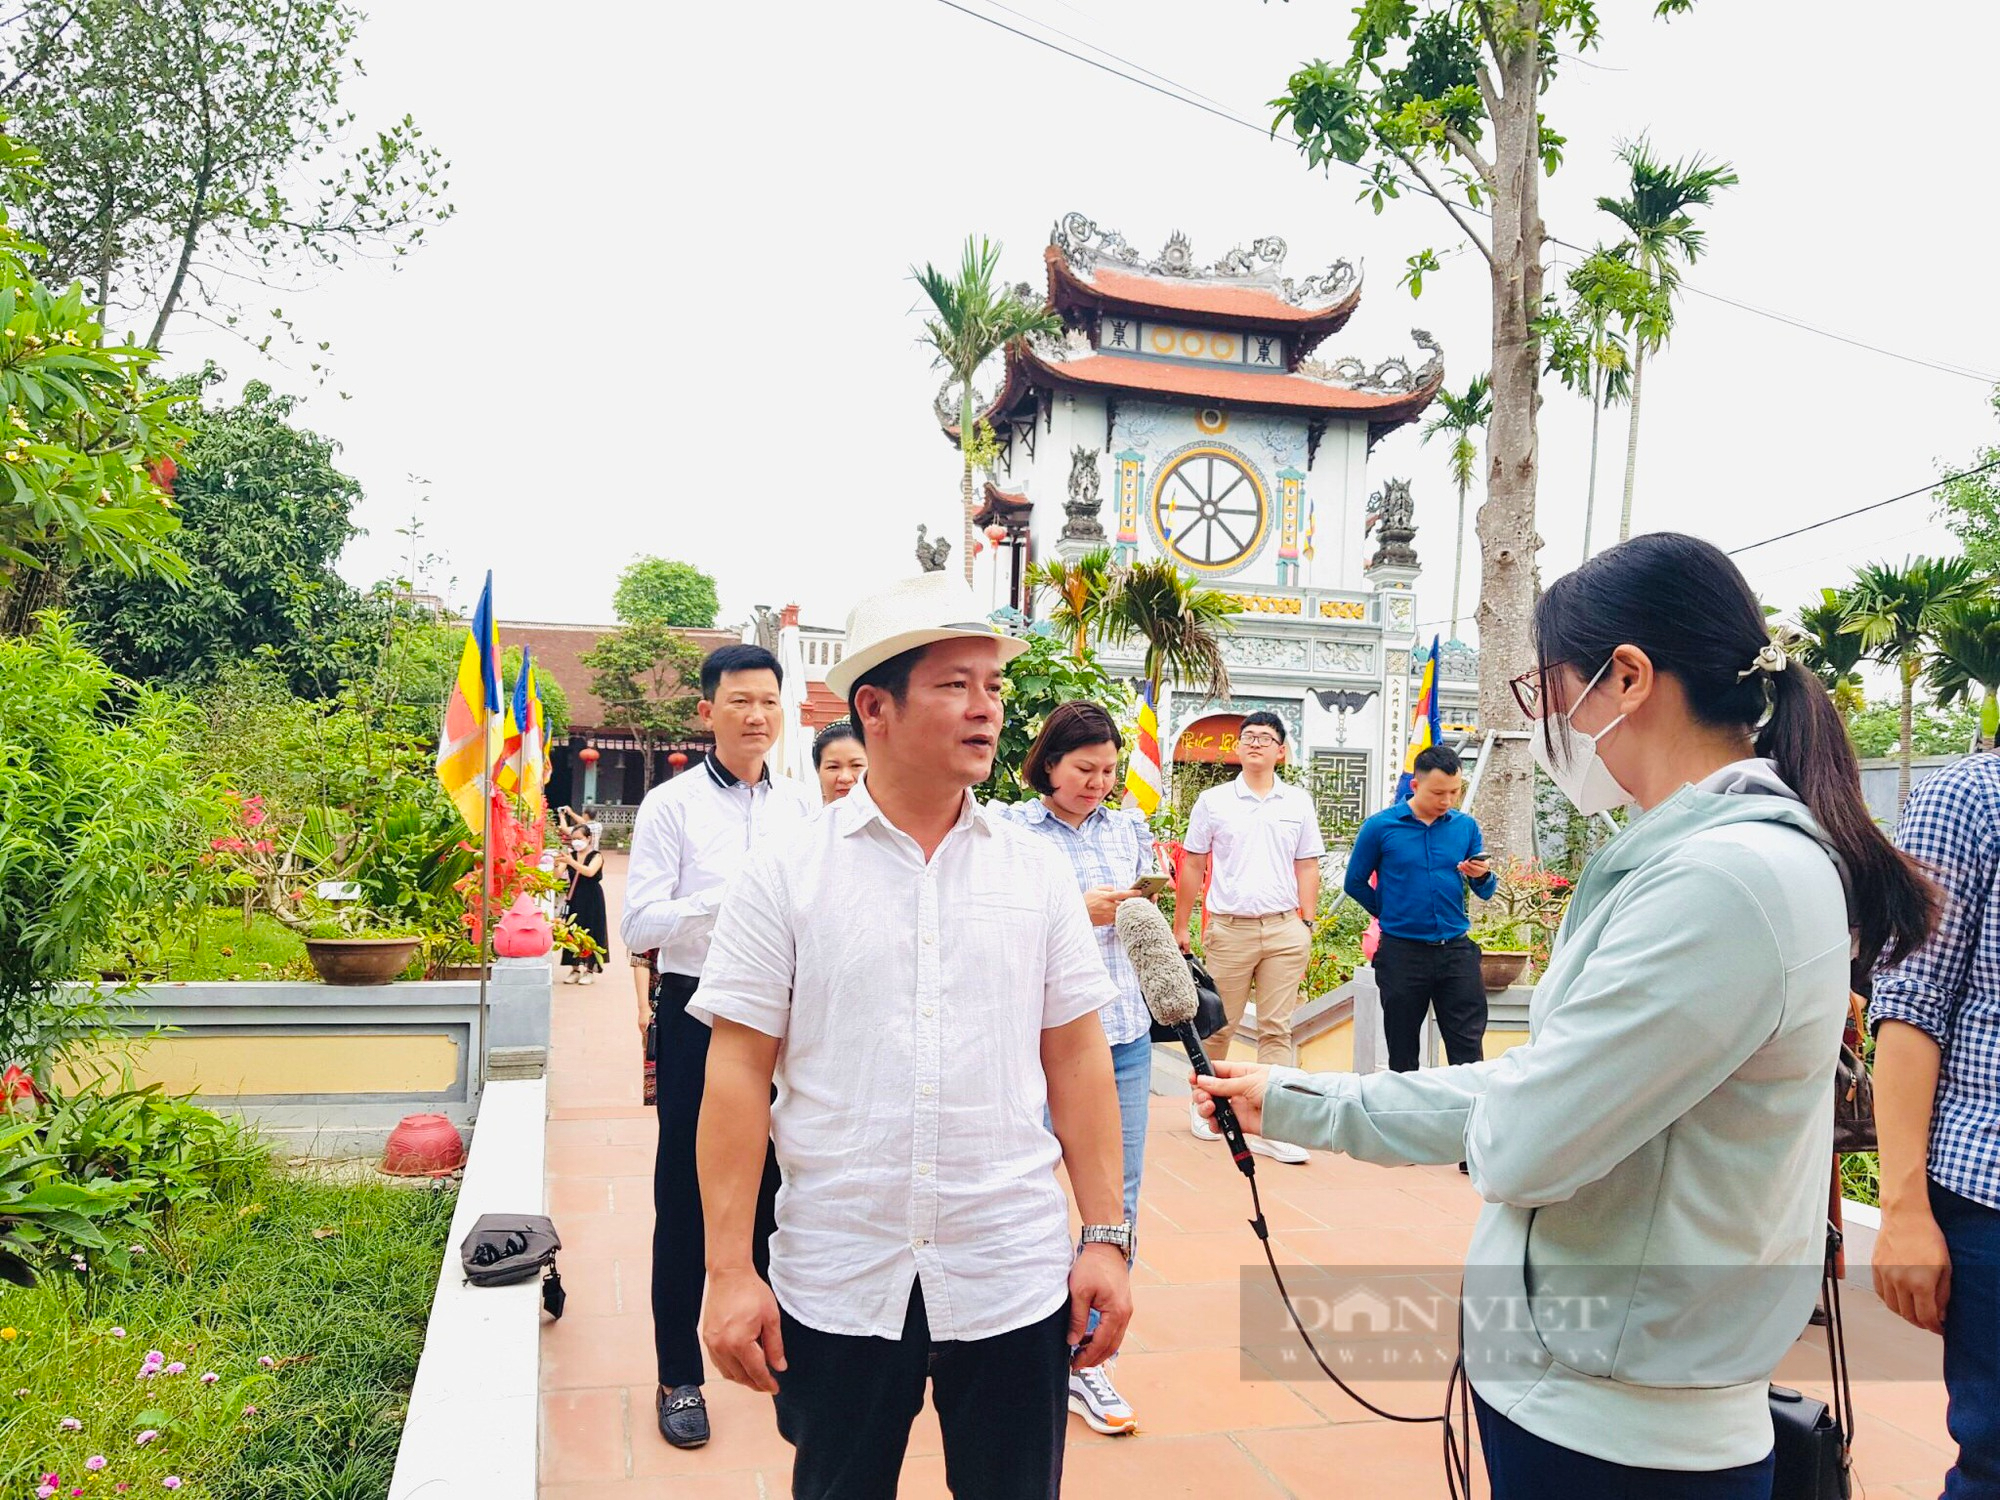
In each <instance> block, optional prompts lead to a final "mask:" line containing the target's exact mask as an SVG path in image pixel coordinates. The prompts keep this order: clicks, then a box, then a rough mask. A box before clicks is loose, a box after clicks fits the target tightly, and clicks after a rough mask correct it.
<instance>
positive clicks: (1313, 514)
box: [1299, 500, 1319, 562]
mask: <svg viewBox="0 0 2000 1500" xmlns="http://www.w3.org/2000/svg"><path fill="white" fill-rule="evenodd" d="M1318 518H1319V505H1318V504H1317V503H1316V502H1315V501H1312V500H1308V501H1306V539H1305V541H1304V542H1303V543H1302V544H1300V547H1299V551H1300V553H1301V554H1303V556H1304V557H1305V560H1306V561H1307V562H1311V561H1312V555H1313V524H1314V522H1315V521H1317V520H1318Z"/></svg>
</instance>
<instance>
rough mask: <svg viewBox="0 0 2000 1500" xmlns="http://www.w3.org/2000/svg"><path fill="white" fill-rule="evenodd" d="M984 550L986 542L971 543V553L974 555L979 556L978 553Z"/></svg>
mask: <svg viewBox="0 0 2000 1500" xmlns="http://www.w3.org/2000/svg"><path fill="white" fill-rule="evenodd" d="M985 550H986V543H984V542H974V543H973V544H972V555H973V556H974V557H977V556H979V554H980V553H982V552H984V551H985Z"/></svg>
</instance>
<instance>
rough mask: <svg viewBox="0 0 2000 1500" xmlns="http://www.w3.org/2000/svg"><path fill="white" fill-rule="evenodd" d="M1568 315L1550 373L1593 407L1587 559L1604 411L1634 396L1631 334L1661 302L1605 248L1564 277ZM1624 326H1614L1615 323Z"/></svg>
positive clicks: (1557, 324)
mask: <svg viewBox="0 0 2000 1500" xmlns="http://www.w3.org/2000/svg"><path fill="white" fill-rule="evenodd" d="M1564 282H1565V284H1566V285H1567V286H1568V287H1569V293H1570V305H1569V308H1568V309H1567V311H1566V312H1564V313H1563V314H1562V315H1560V316H1559V317H1557V318H1553V319H1550V320H1549V327H1548V332H1549V334H1550V338H1549V340H1548V349H1549V361H1548V364H1549V371H1550V373H1551V374H1553V375H1555V376H1556V377H1557V378H1558V379H1560V380H1561V381H1562V383H1563V384H1564V385H1565V386H1567V387H1568V388H1569V389H1570V390H1572V391H1576V392H1578V393H1579V394H1581V395H1583V396H1584V397H1585V398H1586V399H1587V400H1588V401H1589V402H1590V477H1589V479H1588V481H1587V483H1586V485H1585V488H1584V496H1583V560H1584V561H1585V562H1589V561H1590V550H1591V549H1590V535H1591V529H1592V526H1593V524H1594V522H1595V519H1596V515H1597V469H1598V464H1597V452H1598V446H1599V443H1598V439H1599V436H1600V433H1601V431H1602V427H1603V416H1604V409H1605V408H1606V407H1607V406H1610V405H1611V404H1612V403H1613V402H1617V401H1626V400H1630V399H1631V395H1632V361H1631V348H1630V344H1629V342H1628V340H1627V338H1626V333H1627V332H1629V331H1630V330H1631V329H1632V328H1634V327H1635V326H1636V325H1637V324H1638V323H1639V322H1640V321H1641V319H1643V318H1646V317H1648V316H1651V315H1652V314H1653V313H1654V311H1655V310H1656V307H1657V302H1658V297H1657V294H1656V291H1655V288H1654V287H1653V286H1652V283H1651V282H1649V281H1648V280H1647V279H1646V274H1645V273H1644V272H1643V271H1641V270H1640V269H1639V268H1638V267H1637V266H1635V265H1633V264H1632V263H1631V262H1630V261H1628V260H1625V259H1624V258H1622V257H1620V256H1618V255H1615V254H1613V253H1612V252H1611V251H1610V250H1607V249H1606V248H1605V247H1604V246H1602V245H1600V246H1598V247H1597V249H1595V250H1593V251H1592V252H1591V253H1590V254H1589V255H1588V256H1587V257H1585V259H1584V260H1583V262H1582V263H1581V264H1580V265H1578V266H1577V267H1576V268H1575V269H1574V270H1572V271H1571V272H1570V273H1569V275H1568V276H1567V277H1565V278H1564ZM1614 321H1615V322H1616V323H1617V324H1618V325H1619V326H1618V327H1616V328H1614V327H1612V324H1613V322H1614Z"/></svg>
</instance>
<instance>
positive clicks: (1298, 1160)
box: [1244, 1135, 1312, 1167]
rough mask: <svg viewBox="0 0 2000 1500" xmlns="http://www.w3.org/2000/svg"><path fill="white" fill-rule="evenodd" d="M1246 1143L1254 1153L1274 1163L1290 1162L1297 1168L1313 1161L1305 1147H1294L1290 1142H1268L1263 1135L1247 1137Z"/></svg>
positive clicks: (1245, 1138)
mask: <svg viewBox="0 0 2000 1500" xmlns="http://www.w3.org/2000/svg"><path fill="white" fill-rule="evenodd" d="M1244 1141H1245V1143H1246V1144H1248V1146H1249V1147H1250V1149H1251V1150H1252V1151H1254V1152H1256V1153H1257V1154H1258V1155H1259V1156H1268V1157H1270V1158H1271V1160H1272V1161H1282V1162H1290V1163H1291V1164H1292V1165H1293V1166H1295V1167H1296V1166H1300V1165H1303V1164H1304V1163H1306V1162H1308V1161H1310V1160H1312V1158H1311V1157H1310V1156H1308V1155H1307V1154H1306V1150H1305V1147H1303V1146H1294V1145H1293V1144H1292V1143H1291V1142H1290V1141H1267V1140H1265V1139H1264V1137H1262V1136H1261V1135H1251V1136H1245V1137H1244Z"/></svg>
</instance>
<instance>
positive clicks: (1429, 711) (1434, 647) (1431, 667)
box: [1396, 636, 1444, 802]
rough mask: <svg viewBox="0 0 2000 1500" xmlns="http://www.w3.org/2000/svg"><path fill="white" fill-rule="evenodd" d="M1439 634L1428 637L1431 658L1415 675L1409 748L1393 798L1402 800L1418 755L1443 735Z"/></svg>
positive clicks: (1412, 780)
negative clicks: (1439, 682) (1440, 715)
mask: <svg viewBox="0 0 2000 1500" xmlns="http://www.w3.org/2000/svg"><path fill="white" fill-rule="evenodd" d="M1437 675H1438V638H1437V637H1436V636H1432V637H1431V654H1430V659H1429V660H1428V661H1426V662H1425V663H1424V670H1423V674H1422V675H1421V676H1420V677H1419V678H1418V679H1417V699H1416V702H1415V703H1414V704H1412V705H1411V707H1410V748H1409V750H1408V752H1407V753H1405V755H1404V756H1403V774H1402V776H1401V777H1399V778H1398V779H1397V782H1396V800H1397V801H1398V802H1401V801H1403V800H1404V799H1405V798H1407V797H1408V796H1409V795H1410V790H1411V788H1412V787H1414V786H1415V785H1416V779H1417V777H1416V772H1417V756H1418V755H1419V754H1421V753H1422V752H1423V751H1425V750H1428V749H1429V748H1430V747H1431V746H1433V745H1435V744H1437V743H1438V741H1439V740H1441V739H1442V738H1444V724H1443V721H1442V720H1441V718H1440V717H1439V708H1438V690H1437Z"/></svg>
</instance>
